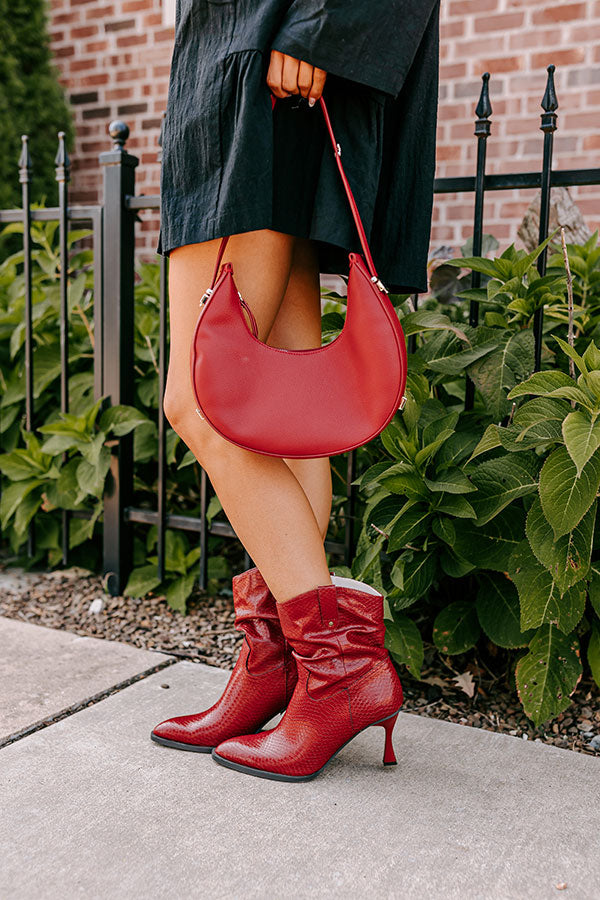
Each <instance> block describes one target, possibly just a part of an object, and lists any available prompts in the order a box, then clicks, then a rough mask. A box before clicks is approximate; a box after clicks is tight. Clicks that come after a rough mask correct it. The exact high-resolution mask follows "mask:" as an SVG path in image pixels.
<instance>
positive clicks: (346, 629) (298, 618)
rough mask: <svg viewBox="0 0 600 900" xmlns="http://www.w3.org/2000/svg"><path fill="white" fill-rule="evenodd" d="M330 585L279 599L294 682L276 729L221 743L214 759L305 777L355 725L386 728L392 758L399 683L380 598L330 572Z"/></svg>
mask: <svg viewBox="0 0 600 900" xmlns="http://www.w3.org/2000/svg"><path fill="white" fill-rule="evenodd" d="M332 581H333V584H332V585H324V586H323V587H317V588H315V589H314V590H311V591H307V592H306V593H303V594H299V595H298V596H297V597H292V598H291V599H290V600H286V601H285V602H284V603H280V604H278V609H279V618H280V621H281V626H282V628H283V633H284V634H285V636H286V638H287V640H288V641H289V642H290V644H291V645H292V648H293V655H294V657H295V659H296V664H297V666H298V682H297V684H296V687H295V689H294V693H293V695H292V699H291V700H290V702H289V704H288V707H287V709H286V711H285V713H284V715H283V718H282V719H281V721H280V722H279V723H278V725H277V726H276V727H275V728H272V729H270V730H269V731H263V732H261V733H260V734H248V735H244V736H242V737H236V738H232V739H230V740H227V741H224V742H223V743H221V744H219V745H218V746H217V747H216V748H215V749H214V750H213V752H212V756H213V759H214V760H215V761H216V762H218V763H220V764H221V765H223V766H227V767H228V768H230V769H236V770H237V771H240V772H245V773H247V774H249V775H258V776H260V777H262V778H272V779H275V780H277V781H308V780H309V779H311V778H314V777H315V776H316V775H318V774H319V772H321V771H322V770H323V768H324V767H325V766H326V764H327V763H328V762H329V761H330V760H331V759H332V758H333V757H334V756H335V755H336V753H338V752H339V750H341V749H342V747H343V746H344V745H345V744H347V743H348V741H350V740H351V739H352V738H353V737H355V736H356V735H357V734H358V733H359V732H360V731H363V730H364V729H365V728H368V727H369V726H370V725H381V726H382V727H383V728H384V729H385V749H384V755H383V763H384V765H394V764H395V762H396V757H395V755H394V750H393V746H392V731H393V728H394V724H395V722H396V718H397V715H398V711H399V709H400V707H401V705H402V701H403V696H402V686H401V684H400V679H399V678H398V675H397V673H396V670H395V668H394V666H393V664H392V661H391V659H390V656H389V654H388V651H387V650H386V649H385V646H384V634H385V627H384V623H383V597H382V596H381V594H379V593H378V592H377V591H375V590H374V589H373V588H371V587H370V586H369V585H367V584H364V583H363V582H360V581H354V580H353V579H350V578H341V577H338V576H333V578H332Z"/></svg>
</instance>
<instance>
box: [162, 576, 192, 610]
mask: <svg viewBox="0 0 600 900" xmlns="http://www.w3.org/2000/svg"><path fill="white" fill-rule="evenodd" d="M195 580H196V576H195V575H194V574H193V573H191V574H190V575H182V576H181V577H180V578H176V579H175V581H174V582H173V583H172V584H170V585H169V587H168V588H167V603H168V604H169V606H170V607H171V609H175V610H177V612H180V613H185V607H186V602H187V598H188V597H189V596H190V594H191V593H192V591H193V589H194V582H195Z"/></svg>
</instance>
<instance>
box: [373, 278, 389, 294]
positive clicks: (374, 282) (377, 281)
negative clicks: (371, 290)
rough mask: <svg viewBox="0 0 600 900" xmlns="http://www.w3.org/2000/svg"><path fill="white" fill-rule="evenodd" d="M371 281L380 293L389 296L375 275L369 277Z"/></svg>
mask: <svg viewBox="0 0 600 900" xmlns="http://www.w3.org/2000/svg"><path fill="white" fill-rule="evenodd" d="M371 281H372V282H373V284H375V285H377V287H378V288H379V290H380V291H383V293H384V294H389V291H388V289H387V288H386V286H385V284H384V283H383V281H382V280H381V279H380V278H377V276H376V275H371Z"/></svg>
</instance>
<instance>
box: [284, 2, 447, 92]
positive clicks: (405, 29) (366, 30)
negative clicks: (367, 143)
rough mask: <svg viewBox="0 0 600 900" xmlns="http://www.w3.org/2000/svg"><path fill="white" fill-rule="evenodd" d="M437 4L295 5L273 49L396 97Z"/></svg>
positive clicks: (342, 3) (337, 3)
mask: <svg viewBox="0 0 600 900" xmlns="http://www.w3.org/2000/svg"><path fill="white" fill-rule="evenodd" d="M439 7H440V0H293V2H292V3H290V6H289V9H288V11H287V13H286V15H285V17H284V19H283V21H282V23H281V25H280V27H279V30H278V31H277V33H276V35H275V37H274V38H273V41H272V42H271V49H272V50H279V51H280V52H281V53H287V54H288V55H289V56H294V57H295V58H296V59H302V60H304V61H305V62H308V63H311V65H313V66H317V67H318V68H319V69H324V70H325V71H326V72H331V73H332V74H334V75H339V76H341V77H342V78H349V79H351V80H352V81H358V82H360V83H361V84H367V85H369V86H370V87H374V88H378V89H379V90H381V91H384V92H385V93H388V94H392V95H393V96H394V97H395V96H397V95H398V93H399V92H400V90H401V88H402V85H403V84H404V79H405V78H406V75H407V72H408V70H409V69H410V66H411V63H412V61H413V59H414V56H415V53H416V51H417V48H418V46H419V44H420V43H421V38H422V37H423V34H424V33H425V29H426V27H427V23H428V22H429V20H430V18H431V16H432V15H438V14H439Z"/></svg>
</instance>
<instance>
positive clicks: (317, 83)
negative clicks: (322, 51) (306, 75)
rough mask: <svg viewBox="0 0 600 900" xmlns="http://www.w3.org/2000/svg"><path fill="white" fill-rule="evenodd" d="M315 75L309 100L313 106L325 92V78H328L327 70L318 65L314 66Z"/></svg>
mask: <svg viewBox="0 0 600 900" xmlns="http://www.w3.org/2000/svg"><path fill="white" fill-rule="evenodd" d="M312 70H313V77H312V88H311V90H310V92H309V94H308V102H309V104H310V105H311V106H314V105H315V103H316V102H317V100H318V99H319V97H320V96H321V94H322V93H323V88H324V86H325V79H326V78H327V72H325V70H324V69H317V67H316V66H313V67H312Z"/></svg>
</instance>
